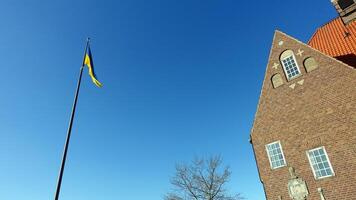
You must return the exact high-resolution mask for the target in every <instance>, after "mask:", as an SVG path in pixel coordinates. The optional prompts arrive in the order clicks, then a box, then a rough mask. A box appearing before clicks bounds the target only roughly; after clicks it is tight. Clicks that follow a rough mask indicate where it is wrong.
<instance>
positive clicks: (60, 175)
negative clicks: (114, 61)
mask: <svg viewBox="0 0 356 200" xmlns="http://www.w3.org/2000/svg"><path fill="white" fill-rule="evenodd" d="M89 41H90V39H89V38H88V39H87V44H86V47H85V51H84V58H83V63H82V66H81V67H80V73H79V79H78V83H77V90H76V92H75V97H74V102H73V107H72V114H71V116H70V121H69V126H68V131H67V139H66V143H65V145H64V150H63V156H62V164H61V168H60V170H59V175H58V182H57V189H56V194H55V197H54V199H55V200H58V198H59V192H60V190H61V184H62V177H63V171H64V166H65V163H66V159H67V151H68V145H69V140H70V135H71V132H72V125H73V119H74V114H75V108H76V106H77V100H78V94H79V89H80V83H81V80H82V74H83V69H84V61H85V56H86V53H87V50H88V47H89Z"/></svg>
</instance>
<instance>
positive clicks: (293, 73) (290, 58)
mask: <svg viewBox="0 0 356 200" xmlns="http://www.w3.org/2000/svg"><path fill="white" fill-rule="evenodd" d="M280 60H281V63H282V65H283V69H284V73H286V76H287V79H288V80H292V79H293V78H296V77H298V76H299V75H300V74H301V73H300V70H299V67H298V64H297V61H296V59H295V56H294V53H293V51H292V50H286V51H284V52H283V53H282V54H281V57H280Z"/></svg>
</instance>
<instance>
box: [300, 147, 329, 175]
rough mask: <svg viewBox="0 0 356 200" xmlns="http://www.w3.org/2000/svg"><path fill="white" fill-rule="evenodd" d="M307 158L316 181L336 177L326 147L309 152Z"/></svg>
mask: <svg viewBox="0 0 356 200" xmlns="http://www.w3.org/2000/svg"><path fill="white" fill-rule="evenodd" d="M307 156H308V159H309V163H310V166H311V168H312V170H313V173H314V177H315V179H321V178H326V177H329V176H334V171H333V169H332V167H331V164H330V160H329V158H328V155H327V154H326V151H325V148H324V147H319V148H316V149H312V150H309V151H307Z"/></svg>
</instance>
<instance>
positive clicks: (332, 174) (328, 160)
mask: <svg viewBox="0 0 356 200" xmlns="http://www.w3.org/2000/svg"><path fill="white" fill-rule="evenodd" d="M319 149H323V151H324V154H325V156H326V161H327V162H328V164H329V166H330V170H331V175H326V176H321V177H317V176H316V172H315V171H314V167H313V164H312V162H311V159H310V156H309V152H311V151H315V150H319ZM306 154H307V157H308V161H309V165H310V168H311V169H312V171H313V175H314V178H315V180H320V179H323V178H328V177H332V176H335V172H334V169H333V166H332V165H331V162H330V159H329V156H328V153H327V152H326V150H325V147H324V146H321V147H317V148H314V149H310V150H307V151H306Z"/></svg>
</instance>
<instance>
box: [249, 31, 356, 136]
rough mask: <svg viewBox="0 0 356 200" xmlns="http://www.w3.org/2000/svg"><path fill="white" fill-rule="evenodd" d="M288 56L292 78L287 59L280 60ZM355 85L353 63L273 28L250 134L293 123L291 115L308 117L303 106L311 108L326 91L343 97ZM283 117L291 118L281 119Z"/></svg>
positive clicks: (271, 130) (354, 89)
mask: <svg viewBox="0 0 356 200" xmlns="http://www.w3.org/2000/svg"><path fill="white" fill-rule="evenodd" d="M288 57H290V58H293V59H294V60H295V65H292V66H295V69H296V71H299V73H300V74H298V73H295V74H294V75H293V74H292V75H293V76H292V78H290V77H289V76H288V72H287V70H286V66H285V65H284V64H285V63H286V62H282V60H283V59H285V58H288ZM288 62H289V61H288ZM289 73H291V72H289ZM355 86H356V70H355V69H354V68H353V67H351V66H348V65H346V64H344V63H342V62H340V61H338V60H336V59H334V58H332V57H330V56H328V55H325V54H323V53H321V52H320V51H318V50H315V49H313V48H311V47H310V46H308V45H306V44H304V43H302V42H300V41H298V40H296V39H294V38H292V37H290V36H288V35H286V34H284V33H282V32H280V31H276V32H275V35H274V38H273V42H272V47H271V51H270V56H269V60H268V64H267V68H266V72H265V78H264V81H263V86H262V90H261V94H260V99H259V104H258V107H257V111H256V115H255V121H254V125H253V128H252V132H251V136H252V135H253V134H259V133H261V132H262V131H261V130H263V132H266V133H269V132H274V131H276V130H279V129H283V128H284V127H285V126H294V125H295V124H294V125H293V119H294V118H297V117H300V118H306V117H307V116H304V115H303V114H304V113H305V112H306V111H307V110H305V109H308V108H310V109H312V108H313V105H316V104H320V102H322V99H323V98H329V97H330V98H332V95H333V94H329V93H328V92H329V91H330V92H334V93H335V92H337V93H338V96H339V97H342V96H343V95H344V96H345V97H346V96H347V95H348V94H346V93H351V94H356V87H355ZM349 98H356V97H355V95H353V96H350V97H349ZM325 106H326V107H327V105H325ZM354 107H356V105H355V106H354ZM325 109H326V108H325ZM309 117H310V116H309ZM314 117H315V116H314ZM284 118H289V121H292V122H291V123H288V122H287V121H288V120H284V121H283V120H282V121H280V119H284ZM279 121H280V123H278V122H279ZM305 122H307V119H306V120H305ZM295 126H297V125H295ZM261 134H262V133H261Z"/></svg>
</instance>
